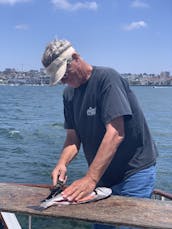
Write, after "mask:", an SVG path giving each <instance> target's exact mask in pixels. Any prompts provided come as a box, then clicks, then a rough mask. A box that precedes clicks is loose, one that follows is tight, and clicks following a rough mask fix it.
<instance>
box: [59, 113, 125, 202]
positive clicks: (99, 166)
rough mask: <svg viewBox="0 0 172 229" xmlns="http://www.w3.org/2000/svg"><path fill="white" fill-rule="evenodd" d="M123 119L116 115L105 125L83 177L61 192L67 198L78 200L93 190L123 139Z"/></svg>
mask: <svg viewBox="0 0 172 229" xmlns="http://www.w3.org/2000/svg"><path fill="white" fill-rule="evenodd" d="M124 135H125V133H124V120H123V117H122V116H121V117H118V118H115V119H114V120H112V121H111V122H110V123H109V124H107V125H106V133H105V135H104V138H103V140H102V142H101V144H100V147H99V149H98V151H97V154H96V156H95V158H94V160H93V162H92V163H91V165H90V167H89V169H88V171H87V174H86V175H85V177H83V178H81V179H79V180H77V181H75V182H73V183H72V184H71V185H70V186H69V187H68V188H67V189H65V191H64V192H63V195H64V197H66V198H68V199H69V200H76V201H77V200H79V199H80V198H82V197H84V196H86V195H87V194H88V193H90V192H91V191H93V190H94V188H95V187H96V184H97V183H98V181H99V180H100V178H101V177H102V175H103V174H104V172H105V170H106V169H107V167H108V166H109V164H110V162H111V161H112V159H113V157H114V156H115V153H116V151H117V149H118V147H119V145H120V144H121V142H122V141H123V139H124Z"/></svg>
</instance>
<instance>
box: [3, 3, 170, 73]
mask: <svg viewBox="0 0 172 229" xmlns="http://www.w3.org/2000/svg"><path fill="white" fill-rule="evenodd" d="M0 29H1V30H0V41H1V42H0V71H2V70H4V69H5V68H16V69H17V70H29V69H39V68H41V67H42V64H41V57H42V53H43V51H44V48H45V46H46V45H47V43H48V42H49V41H51V40H53V39H54V38H60V39H68V40H70V41H71V42H72V43H73V45H74V47H75V48H76V49H77V51H78V52H79V53H80V54H81V56H82V57H83V58H84V59H85V60H86V61H88V62H89V63H90V64H92V65H103V66H110V67H113V68H115V69H116V70H117V71H119V72H120V73H127V72H131V73H144V72H146V73H155V74H157V73H160V72H161V71H170V72H171V74H172V0H95V1H94V0H87V1H86V0H0Z"/></svg>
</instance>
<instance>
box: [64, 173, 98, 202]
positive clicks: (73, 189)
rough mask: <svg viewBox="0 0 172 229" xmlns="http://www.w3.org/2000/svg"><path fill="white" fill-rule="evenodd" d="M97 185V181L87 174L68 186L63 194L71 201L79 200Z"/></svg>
mask: <svg viewBox="0 0 172 229" xmlns="http://www.w3.org/2000/svg"><path fill="white" fill-rule="evenodd" d="M95 187H96V182H95V181H93V180H92V178H91V177H89V176H85V177H83V178H81V179H79V180H76V181H74V182H73V183H72V184H71V185H70V186H69V187H67V188H66V189H65V190H64V191H63V192H62V195H63V197H64V198H66V199H67V200H69V201H78V200H79V199H81V198H83V197H85V196H86V195H88V194H90V193H91V192H92V191H93V190H94V189H95Z"/></svg>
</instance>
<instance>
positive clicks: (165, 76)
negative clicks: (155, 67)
mask: <svg viewBox="0 0 172 229" xmlns="http://www.w3.org/2000/svg"><path fill="white" fill-rule="evenodd" d="M160 77H161V78H169V77H170V72H167V71H164V72H161V73H160Z"/></svg>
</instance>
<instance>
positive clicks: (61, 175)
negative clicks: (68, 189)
mask: <svg viewBox="0 0 172 229" xmlns="http://www.w3.org/2000/svg"><path fill="white" fill-rule="evenodd" d="M66 174H67V168H66V166H65V165H64V164H57V165H56V167H55V168H54V170H53V171H52V173H51V177H52V180H53V185H54V186H55V185H56V184H57V181H58V180H60V181H63V182H64V183H65V182H66V180H67V175H66Z"/></svg>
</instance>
